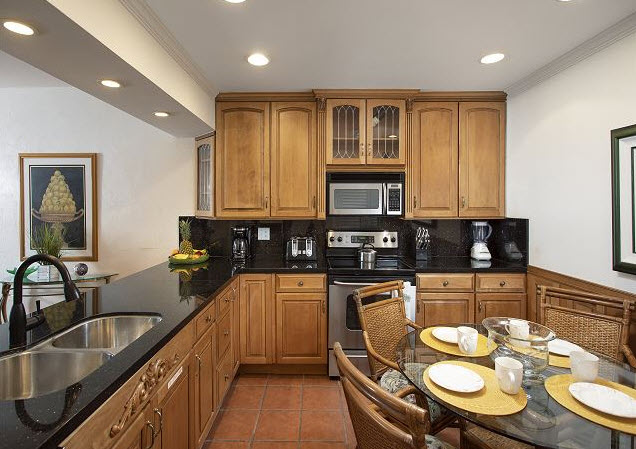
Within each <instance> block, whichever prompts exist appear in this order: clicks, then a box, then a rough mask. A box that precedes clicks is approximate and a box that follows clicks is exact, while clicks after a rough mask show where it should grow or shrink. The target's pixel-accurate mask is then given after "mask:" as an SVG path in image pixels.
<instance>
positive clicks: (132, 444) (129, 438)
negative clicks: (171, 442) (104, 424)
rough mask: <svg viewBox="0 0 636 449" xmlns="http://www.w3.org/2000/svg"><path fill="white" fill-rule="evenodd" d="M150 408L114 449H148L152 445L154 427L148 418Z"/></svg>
mask: <svg viewBox="0 0 636 449" xmlns="http://www.w3.org/2000/svg"><path fill="white" fill-rule="evenodd" d="M148 409H149V407H148V406H146V408H145V409H144V411H143V412H142V413H140V414H139V416H137V418H136V419H135V420H134V421H133V423H132V424H131V425H130V427H129V428H128V430H126V431H125V432H124V433H123V434H122V436H121V437H120V438H119V440H118V441H117V443H115V445H114V446H112V449H146V448H148V447H153V446H150V445H151V444H152V438H153V433H152V432H153V427H154V424H152V421H150V417H149V416H148Z"/></svg>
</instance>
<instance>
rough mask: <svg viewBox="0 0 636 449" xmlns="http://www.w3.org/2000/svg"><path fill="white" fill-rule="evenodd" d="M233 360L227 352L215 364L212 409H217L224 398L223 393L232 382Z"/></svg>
mask: <svg viewBox="0 0 636 449" xmlns="http://www.w3.org/2000/svg"><path fill="white" fill-rule="evenodd" d="M232 365H233V362H232V357H231V356H230V354H229V353H227V354H225V356H224V357H223V358H222V359H221V360H219V361H218V362H217V365H216V373H215V375H214V377H215V381H216V389H215V398H214V409H215V410H218V409H219V408H220V407H221V404H222V403H223V399H224V398H225V393H227V390H228V389H229V388H230V385H231V384H232V379H233V377H232V371H233V366H232Z"/></svg>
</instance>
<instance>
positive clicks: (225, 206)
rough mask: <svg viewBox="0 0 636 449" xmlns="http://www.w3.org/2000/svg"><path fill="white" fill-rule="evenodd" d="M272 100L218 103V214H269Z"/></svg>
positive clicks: (266, 215) (249, 215)
mask: <svg viewBox="0 0 636 449" xmlns="http://www.w3.org/2000/svg"><path fill="white" fill-rule="evenodd" d="M269 109H270V104H269V103H268V102H249V103H243V102H219V103H217V105H216V124H217V130H216V167H215V174H216V212H217V214H216V215H217V217H227V218H230V217H234V218H240V217H249V218H260V217H268V216H269V210H270V179H269V175H270V166H269V165H270V160H269V157H270V156H269V143H270V142H269V127H270V117H269Z"/></svg>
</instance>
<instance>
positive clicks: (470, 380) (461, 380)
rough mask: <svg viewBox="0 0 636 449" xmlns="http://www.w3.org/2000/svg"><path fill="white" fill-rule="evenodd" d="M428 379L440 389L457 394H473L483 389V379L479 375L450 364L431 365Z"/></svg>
mask: <svg viewBox="0 0 636 449" xmlns="http://www.w3.org/2000/svg"><path fill="white" fill-rule="evenodd" d="M428 377H429V378H430V379H431V380H432V381H433V382H435V383H436V384H437V385H439V386H440V387H442V388H446V389H447V390H451V391H456V392H458V393H474V392H475V391H479V390H481V389H482V388H484V379H482V378H481V376H480V375H479V374H477V373H476V372H474V371H473V370H471V369H468V368H464V367H463V366H459V365H454V364H452V363H443V364H436V365H432V366H431V367H430V368H429V369H428Z"/></svg>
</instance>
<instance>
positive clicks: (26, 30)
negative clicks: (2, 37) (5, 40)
mask: <svg viewBox="0 0 636 449" xmlns="http://www.w3.org/2000/svg"><path fill="white" fill-rule="evenodd" d="M2 25H3V26H4V27H5V28H6V29H7V30H9V31H13V32H14V33H17V34H22V35H23V36H33V35H34V34H35V30H34V29H33V28H31V27H30V26H29V25H25V24H24V23H21V22H16V21H15V20H7V21H6V22H4V23H3V24H2Z"/></svg>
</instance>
